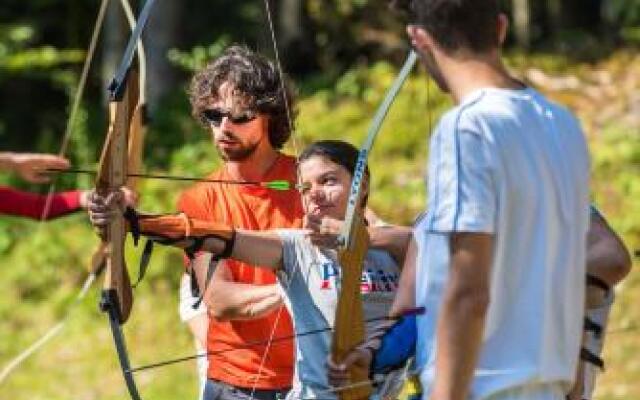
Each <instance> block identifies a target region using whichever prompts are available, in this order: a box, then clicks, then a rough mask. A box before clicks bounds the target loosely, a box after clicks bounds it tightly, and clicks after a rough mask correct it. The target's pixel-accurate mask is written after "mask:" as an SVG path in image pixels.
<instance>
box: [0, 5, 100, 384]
mask: <svg viewBox="0 0 640 400" xmlns="http://www.w3.org/2000/svg"><path fill="white" fill-rule="evenodd" d="M108 5H109V0H102V2H101V3H100V8H99V9H98V15H97V17H96V22H95V23H94V28H93V32H92V34H91V40H90V42H89V47H88V49H87V56H86V58H85V61H84V65H83V66H82V72H81V73H80V80H79V81H78V87H77V89H76V92H75V94H74V98H73V103H72V106H71V111H70V113H69V118H68V119H67V123H66V127H65V133H64V136H63V139H62V143H61V145H60V149H59V151H58V156H60V157H64V155H65V154H66V153H67V150H68V147H69V141H70V139H71V134H72V133H73V129H74V127H75V122H76V117H77V114H78V110H79V108H80V102H81V100H82V97H83V94H84V90H85V87H86V83H87V77H88V75H89V69H90V66H91V63H92V61H93V57H94V55H95V49H96V47H97V43H98V37H99V36H100V32H101V30H102V26H103V25H104V19H105V15H106V10H107V6H108ZM55 189H56V183H55V181H53V182H51V183H50V184H49V189H48V191H47V195H46V198H45V204H44V208H43V210H42V214H41V215H40V219H39V220H38V228H37V230H36V233H35V235H34V236H36V237H38V236H40V235H41V234H42V232H43V229H44V228H43V227H44V222H45V219H46V217H47V215H49V211H50V210H51V204H52V201H53V195H54V192H55ZM95 279H96V275H95V274H94V273H90V274H89V276H87V278H86V279H85V281H84V283H83V284H82V289H81V290H80V292H79V293H78V295H77V296H76V297H75V299H74V301H73V303H71V305H70V306H69V308H68V309H67V311H66V313H65V314H64V316H63V318H62V319H61V320H60V321H59V322H58V323H57V324H55V325H54V326H53V327H51V328H50V329H49V330H47V332H45V334H44V335H42V336H40V337H39V338H38V339H37V340H36V341H35V342H34V343H33V344H32V345H31V346H29V347H28V348H26V349H25V350H23V351H22V352H20V354H18V355H17V356H16V357H14V358H13V359H12V360H11V361H10V362H8V363H7V364H6V365H5V367H4V368H3V369H2V371H1V372H0V384H2V382H4V381H5V380H6V379H7V378H8V376H9V375H10V374H11V373H12V372H13V371H14V370H15V369H16V368H17V367H18V366H19V365H20V364H22V362H23V361H24V360H26V359H27V358H29V357H30V356H31V355H32V354H34V353H35V352H36V351H38V349H40V348H41V347H42V346H44V345H45V344H46V343H47V342H48V341H49V340H50V339H51V338H53V337H55V336H56V335H57V334H58V333H59V332H60V331H61V330H62V328H64V325H65V324H66V322H67V321H68V319H69V317H70V315H71V314H72V311H73V310H74V309H75V307H76V306H77V305H78V304H79V303H80V302H81V301H82V300H83V299H84V297H85V296H86V295H87V293H88V291H89V288H90V287H91V285H92V284H93V282H94V281H95Z"/></svg>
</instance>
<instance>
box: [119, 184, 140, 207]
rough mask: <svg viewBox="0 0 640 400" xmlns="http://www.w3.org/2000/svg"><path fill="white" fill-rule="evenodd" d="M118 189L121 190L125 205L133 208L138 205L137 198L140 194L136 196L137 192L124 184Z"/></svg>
mask: <svg viewBox="0 0 640 400" xmlns="http://www.w3.org/2000/svg"><path fill="white" fill-rule="evenodd" d="M120 191H121V192H122V196H123V199H124V206H125V207H131V208H135V207H136V206H137V205H138V200H139V199H140V198H139V197H140V196H138V192H136V191H135V190H132V189H129V188H128V187H126V186H123V187H122V188H121V189H120Z"/></svg>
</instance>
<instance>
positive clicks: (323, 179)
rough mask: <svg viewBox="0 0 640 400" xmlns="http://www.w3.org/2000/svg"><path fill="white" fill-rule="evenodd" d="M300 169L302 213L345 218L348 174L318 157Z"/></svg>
mask: <svg viewBox="0 0 640 400" xmlns="http://www.w3.org/2000/svg"><path fill="white" fill-rule="evenodd" d="M299 168H300V170H299V171H300V179H301V180H302V182H301V183H302V189H301V190H300V194H301V196H302V204H303V206H304V211H305V214H307V215H312V216H314V217H330V218H334V219H340V220H342V219H344V214H345V212H346V210H347V202H348V200H349V192H350V190H351V174H350V173H349V171H347V169H346V168H344V167H343V166H341V165H339V164H336V163H334V162H333V161H331V160H329V159H328V158H326V157H323V156H320V155H317V156H311V157H310V158H308V159H306V160H304V161H302V162H301V163H300V166H299ZM364 192H366V187H365V190H363V193H364Z"/></svg>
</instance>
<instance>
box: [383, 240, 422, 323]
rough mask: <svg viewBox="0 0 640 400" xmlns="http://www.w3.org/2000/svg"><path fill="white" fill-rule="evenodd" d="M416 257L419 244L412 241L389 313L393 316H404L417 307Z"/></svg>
mask: <svg viewBox="0 0 640 400" xmlns="http://www.w3.org/2000/svg"><path fill="white" fill-rule="evenodd" d="M416 257H417V244H416V242H415V240H411V241H410V243H409V248H408V249H407V256H406V257H405V261H404V267H403V268H402V273H401V274H400V283H399V284H398V290H396V296H395V298H394V299H393V304H392V305H391V309H390V311H389V315H391V316H397V315H402V313H403V312H405V311H407V310H409V309H411V308H414V307H415V306H416Z"/></svg>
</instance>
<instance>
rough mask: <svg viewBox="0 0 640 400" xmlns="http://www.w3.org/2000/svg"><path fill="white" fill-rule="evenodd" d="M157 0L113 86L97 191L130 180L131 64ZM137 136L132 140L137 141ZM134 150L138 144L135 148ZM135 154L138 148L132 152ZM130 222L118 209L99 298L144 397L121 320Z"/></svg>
mask: <svg viewBox="0 0 640 400" xmlns="http://www.w3.org/2000/svg"><path fill="white" fill-rule="evenodd" d="M154 2H155V0H147V2H146V3H145V5H144V8H143V9H142V11H141V13H140V16H139V18H138V22H137V24H136V26H135V29H134V30H133V33H132V34H131V38H130V39H129V43H128V44H127V48H126V50H125V53H124V56H123V58H122V61H121V63H120V66H119V67H118V69H117V71H116V75H115V77H114V79H113V81H112V82H111V84H110V86H109V93H110V104H109V115H110V121H109V129H108V132H107V137H106V139H105V142H104V146H103V149H102V154H101V157H100V166H99V168H98V174H97V177H96V191H97V192H98V193H100V194H102V195H106V194H109V193H112V192H115V191H118V190H120V188H122V187H123V186H125V185H126V183H127V175H128V167H129V165H128V164H129V141H130V139H131V132H132V131H133V133H134V134H135V133H137V130H136V129H137V128H136V127H135V126H133V127H132V122H135V121H136V119H135V118H134V114H135V111H136V109H137V106H138V87H137V82H138V81H137V76H136V75H137V74H136V73H135V71H134V70H133V69H132V68H131V65H132V62H133V59H134V53H135V49H136V47H137V46H138V42H139V40H140V37H141V35H142V31H143V29H144V26H145V25H146V22H147V21H148V19H149V15H150V13H151V8H152V7H153V4H154ZM137 142H138V140H136V139H135V138H134V141H133V142H132V145H134V146H137V145H139V144H141V143H137ZM134 152H135V150H134ZM131 154H134V153H131ZM125 234H126V224H125V220H124V217H123V216H122V215H118V216H116V217H115V218H113V219H112V221H111V222H110V223H109V226H108V228H107V229H106V232H105V233H104V236H103V237H102V240H103V244H104V249H105V251H104V254H105V256H106V257H105V263H104V265H105V280H104V285H103V289H102V297H101V301H100V307H101V309H102V310H103V311H104V312H105V313H107V315H108V318H109V323H110V326H111V332H112V334H113V339H114V343H115V346H116V350H117V352H118V359H119V361H120V366H121V368H122V372H123V375H124V378H125V382H126V385H127V389H128V391H129V394H130V396H131V398H132V399H133V400H140V395H139V393H138V389H137V387H136V384H135V381H134V379H133V374H132V373H131V371H130V369H131V367H130V362H129V356H128V352H127V349H126V344H125V340H124V335H123V334H122V329H121V325H122V324H124V323H125V322H126V321H127V320H128V318H129V315H130V313H131V307H132V305H133V291H132V288H131V280H130V278H129V273H128V271H127V267H126V264H125V259H124V242H125Z"/></svg>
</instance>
